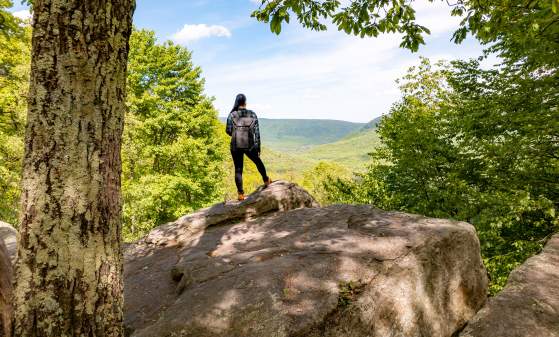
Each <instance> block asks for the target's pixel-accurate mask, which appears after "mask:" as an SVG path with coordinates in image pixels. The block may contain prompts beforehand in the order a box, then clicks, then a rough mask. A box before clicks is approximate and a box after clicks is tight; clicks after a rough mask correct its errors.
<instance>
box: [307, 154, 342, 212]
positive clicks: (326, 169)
mask: <svg viewBox="0 0 559 337" xmlns="http://www.w3.org/2000/svg"><path fill="white" fill-rule="evenodd" d="M350 177H351V172H350V170H348V169H347V168H345V167H343V166H341V165H339V164H336V163H331V162H326V161H321V162H319V163H318V164H317V165H316V166H314V167H313V168H311V169H309V170H307V171H305V172H304V173H303V180H302V185H303V187H304V188H305V189H306V190H307V191H309V193H310V194H311V195H312V196H313V197H315V199H316V200H317V201H318V202H319V203H320V204H321V205H323V206H325V205H329V204H331V203H332V202H334V201H338V200H336V198H335V197H334V198H332V195H331V194H330V193H329V191H328V190H327V189H325V185H324V182H325V181H328V180H332V179H349V178H350Z"/></svg>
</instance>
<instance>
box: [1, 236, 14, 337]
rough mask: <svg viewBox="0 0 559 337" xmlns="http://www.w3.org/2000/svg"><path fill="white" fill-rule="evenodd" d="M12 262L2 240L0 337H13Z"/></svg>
mask: <svg viewBox="0 0 559 337" xmlns="http://www.w3.org/2000/svg"><path fill="white" fill-rule="evenodd" d="M11 298H12V262H11V260H10V256H9V255H8V250H7V248H6V245H5V244H4V241H3V240H1V239H0V336H5V337H8V336H11V334H10V331H11V317H12V304H11Z"/></svg>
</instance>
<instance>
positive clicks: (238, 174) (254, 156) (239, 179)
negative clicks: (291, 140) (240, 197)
mask: <svg viewBox="0 0 559 337" xmlns="http://www.w3.org/2000/svg"><path fill="white" fill-rule="evenodd" d="M245 154H246V155H247V157H248V158H249V159H250V160H252V162H253V163H254V164H255V165H256V168H257V169H258V172H260V175H261V176H262V180H263V181H264V182H266V181H267V180H268V175H266V167H264V163H263V162H262V160H260V156H259V155H258V149H253V150H250V151H249V150H231V156H233V163H234V164H235V184H236V185H237V192H239V193H245V192H244V190H243V158H244V155H245Z"/></svg>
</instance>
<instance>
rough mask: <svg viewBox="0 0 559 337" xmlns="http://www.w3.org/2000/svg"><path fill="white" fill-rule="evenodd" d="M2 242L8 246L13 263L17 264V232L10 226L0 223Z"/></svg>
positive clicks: (0, 238) (0, 239)
mask: <svg viewBox="0 0 559 337" xmlns="http://www.w3.org/2000/svg"><path fill="white" fill-rule="evenodd" d="M0 241H3V242H4V244H5V245H6V249H7V251H8V255H9V257H10V260H11V261H12V263H14V262H15V259H16V252H17V232H16V230H15V228H14V227H12V226H11V225H10V224H7V223H5V222H2V221H0Z"/></svg>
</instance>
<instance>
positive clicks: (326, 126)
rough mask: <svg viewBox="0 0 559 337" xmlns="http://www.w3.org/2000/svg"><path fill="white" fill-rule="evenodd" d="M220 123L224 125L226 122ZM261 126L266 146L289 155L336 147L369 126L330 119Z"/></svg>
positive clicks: (268, 122) (262, 123) (282, 121)
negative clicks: (316, 147) (318, 147)
mask: <svg viewBox="0 0 559 337" xmlns="http://www.w3.org/2000/svg"><path fill="white" fill-rule="evenodd" d="M220 120H221V121H223V122H225V121H226V118H220ZM259 122H260V133H261V134H262V142H263V144H265V146H267V147H269V148H271V149H273V150H276V151H287V152H298V151H302V150H305V149H307V148H309V147H311V146H315V145H322V144H329V143H333V142H336V141H338V140H340V139H343V138H344V137H347V136H349V135H351V134H354V133H357V132H359V131H361V130H362V129H363V128H364V127H366V126H367V123H354V122H347V121H341V120H331V119H270V118H259Z"/></svg>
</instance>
